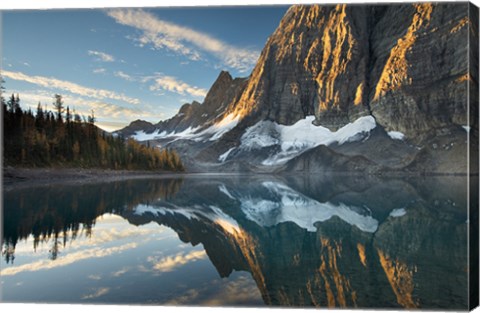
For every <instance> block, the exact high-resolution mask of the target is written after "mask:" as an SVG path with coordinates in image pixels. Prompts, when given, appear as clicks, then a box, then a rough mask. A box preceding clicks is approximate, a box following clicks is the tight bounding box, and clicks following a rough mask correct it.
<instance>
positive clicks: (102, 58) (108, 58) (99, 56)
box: [87, 50, 115, 62]
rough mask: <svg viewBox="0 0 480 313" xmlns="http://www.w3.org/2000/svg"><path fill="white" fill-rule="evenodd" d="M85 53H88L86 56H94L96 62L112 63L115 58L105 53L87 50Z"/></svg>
mask: <svg viewBox="0 0 480 313" xmlns="http://www.w3.org/2000/svg"><path fill="white" fill-rule="evenodd" d="M87 53H88V55H91V56H94V57H95V58H96V59H97V61H102V62H113V61H115V58H114V57H113V55H110V54H108V53H105V52H101V51H95V50H88V51H87Z"/></svg>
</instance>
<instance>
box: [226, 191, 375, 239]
mask: <svg viewBox="0 0 480 313" xmlns="http://www.w3.org/2000/svg"><path fill="white" fill-rule="evenodd" d="M262 186H263V187H265V188H266V189H268V191H269V193H270V195H271V196H272V199H265V198H256V197H242V198H240V199H239V201H240V202H241V209H242V211H243V212H244V213H245V216H246V217H247V218H248V219H249V220H251V221H253V222H255V223H257V224H258V225H260V226H264V227H269V226H274V225H277V224H280V223H284V222H293V223H295V224H297V225H298V226H299V227H301V228H303V229H306V230H307V231H309V232H316V231H317V228H316V227H315V223H316V222H324V221H327V220H329V219H331V218H332V217H333V216H337V217H339V218H340V219H341V220H343V221H344V222H346V223H348V224H350V225H353V226H356V227H357V228H358V229H360V230H361V231H364V232H369V233H374V232H375V231H376V230H377V228H378V221H377V220H376V219H374V218H373V217H372V216H370V210H369V209H368V208H356V207H350V206H347V205H345V204H343V203H338V204H333V203H330V202H326V203H320V202H318V201H316V200H314V199H311V198H309V197H306V196H305V195H303V194H301V193H299V192H297V191H295V190H293V189H291V188H289V187H287V186H285V185H283V184H279V183H274V182H265V183H263V184H262ZM227 192H228V191H227ZM229 194H230V193H229ZM274 199H275V200H274Z"/></svg>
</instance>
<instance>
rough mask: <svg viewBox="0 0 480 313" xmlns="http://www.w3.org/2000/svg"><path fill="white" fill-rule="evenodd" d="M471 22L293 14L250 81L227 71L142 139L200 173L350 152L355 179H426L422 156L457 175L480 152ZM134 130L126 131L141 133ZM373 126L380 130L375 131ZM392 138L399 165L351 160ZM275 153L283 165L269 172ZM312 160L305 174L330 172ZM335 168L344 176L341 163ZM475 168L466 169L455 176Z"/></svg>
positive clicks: (325, 11) (433, 12)
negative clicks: (174, 152) (376, 174)
mask: <svg viewBox="0 0 480 313" xmlns="http://www.w3.org/2000/svg"><path fill="white" fill-rule="evenodd" d="M471 20H473V21H475V20H478V11H475V10H472V9H471V7H469V4H468V3H446V4H445V3H442V4H430V3H421V4H399V5H362V6H356V5H345V4H344V5H324V6H322V5H311V6H308V5H307V6H305V5H296V6H292V7H291V8H290V9H289V10H288V11H287V13H286V14H285V16H284V18H283V19H282V21H281V22H280V25H279V27H278V28H277V30H276V31H275V32H274V33H273V35H272V36H271V37H270V38H269V40H268V42H267V43H266V45H265V48H264V49H263V51H262V53H261V55H260V57H259V60H258V62H257V65H256V66H255V68H254V69H253V71H252V74H251V75H250V77H249V78H248V79H235V80H233V79H232V78H231V76H230V75H229V74H228V73H225V72H222V73H221V74H220V76H219V78H218V79H217V81H216V82H215V83H214V84H213V86H212V88H211V90H210V91H209V93H208V95H207V97H206V98H205V101H204V103H203V104H199V103H195V102H194V103H192V104H186V105H184V106H183V107H182V108H181V109H180V111H179V113H178V114H177V115H176V116H174V117H173V118H172V119H170V120H167V121H164V122H160V123H158V124H157V125H155V126H154V129H155V131H156V132H155V131H153V130H152V129H153V128H151V127H147V128H146V129H145V130H144V133H149V132H150V133H151V134H152V136H143V137H142V136H140V137H139V139H152V140H155V141H156V142H157V144H159V145H162V146H165V145H167V146H172V147H174V148H176V149H178V150H179V151H180V152H181V153H182V152H183V154H184V155H185V156H186V157H187V158H190V159H191V162H190V164H191V165H193V164H195V166H194V167H195V168H196V169H197V170H209V169H211V168H212V167H214V168H215V169H216V170H220V171H231V170H233V171H235V170H238V169H241V170H244V169H254V170H266V171H272V170H279V169H280V170H286V169H291V168H298V166H291V165H288V164H287V165H285V163H288V162H296V163H298V159H299V158H300V159H302V155H303V154H304V153H305V152H307V151H309V154H310V155H312V154H315V153H320V154H321V156H323V155H325V153H327V154H329V153H330V154H335V153H341V156H342V157H343V156H345V157H346V158H348V159H349V160H347V161H346V162H347V163H352V162H353V163H354V164H353V165H352V166H349V169H348V171H351V168H359V169H365V168H367V169H371V170H372V171H379V170H392V169H393V170H399V169H405V168H410V169H412V171H417V170H418V169H419V168H422V164H420V165H418V164H416V163H415V161H416V160H415V159H416V156H417V155H418V154H420V155H421V162H427V163H432V162H433V163H435V162H436V160H437V159H439V160H441V162H440V163H441V164H439V165H438V166H437V165H433V166H430V168H429V171H432V172H439V171H445V168H447V171H448V166H445V164H444V163H445V162H446V163H447V164H448V163H452V164H458V163H460V164H465V165H466V164H467V162H466V160H467V159H466V152H465V151H466V144H467V143H466V139H467V136H470V137H471V138H470V141H471V143H473V144H476V146H477V147H478V136H477V133H478V122H477V121H476V119H475V118H474V117H473V116H476V115H474V114H470V115H469V114H468V113H467V111H468V98H467V97H468V93H467V85H468V84H469V83H470V84H471V85H473V86H476V87H477V88H478V77H476V76H477V75H476V73H473V74H472V73H470V72H469V70H470V69H469V67H468V62H469V55H468V53H469V51H468V49H469V45H468V40H467V39H468V36H469V35H470V33H471V32H473V31H474V26H472V25H473V24H475V23H472V21H471ZM477 57H478V56H477ZM473 64H478V62H477V63H475V62H473ZM473 72H475V71H473ZM472 82H473V84H472ZM217 112H218V114H215V113H217ZM309 116H312V117H314V119H313V120H311V123H312V127H304V126H302V128H298V127H293V128H285V127H284V126H295V125H297V126H298V125H299V124H298V123H301V122H302V121H305V120H306V119H307V118H308V117H309ZM369 116H372V117H373V118H374V125H371V126H370V127H367V128H362V127H360V128H359V127H353V128H354V130H355V131H354V132H353V133H350V134H349V137H348V136H347V137H346V138H345V137H342V138H343V139H342V143H341V144H338V143H339V141H338V140H337V141H335V140H325V138H326V137H325V136H327V137H328V136H330V137H331V138H336V137H338V136H336V134H337V133H338V132H339V131H343V132H344V130H343V128H345V127H347V126H349V125H352V124H353V125H354V126H355V123H356V121H358V120H359V119H360V118H366V117H369ZM265 121H267V122H272V123H273V124H269V125H266V124H265V123H264V122H265ZM309 122H310V120H309ZM262 123H263V124H262ZM302 125H303V124H302ZM313 125H316V126H317V128H315V126H313ZM251 127H256V129H258V131H257V133H255V135H256V138H254V139H255V142H254V143H255V144H254V145H253V146H252V143H251V142H247V143H245V141H246V140H245V134H246V133H247V132H248V130H249V128H250V130H251ZM349 127H350V126H349ZM462 127H463V128H462ZM347 128H348V127H347ZM350 128H352V127H350ZM132 129H134V128H132V127H130V126H129V127H127V128H126V129H124V130H122V131H120V132H121V133H123V134H126V135H132V134H134V133H136V132H137V131H138V130H135V131H132ZM373 129H379V131H376V132H375V133H376V135H372V130H373ZM185 130H187V131H186V132H185ZM466 130H470V133H468V131H466ZM295 131H303V132H305V131H307V132H309V133H318V136H316V137H315V138H313V139H312V140H310V141H307V142H303V140H304V139H305V138H303V137H305V136H303V135H302V134H298V135H297V136H296V137H295V136H293V138H291V137H292V136H290V135H288V133H292V132H295ZM328 131H329V132H328ZM179 134H181V135H179ZM472 134H473V135H472ZM155 135H156V136H155ZM257 135H258V136H257ZM387 135H388V136H387ZM250 137H251V136H250ZM286 137H288V138H286ZM385 138H387V139H388V140H390V141H392V142H395V144H394V146H396V150H395V151H391V152H390V153H391V154H396V155H395V159H396V161H395V162H393V163H391V164H387V165H385V164H383V163H385V162H381V161H382V160H383V158H385V155H384V154H385V153H383V152H382V153H380V152H378V153H373V152H370V151H369V149H358V150H359V152H358V153H357V154H355V153H352V151H348V153H347V154H346V155H345V150H349V149H348V148H345V147H348V146H349V145H351V143H352V142H358V141H363V142H364V143H365V146H369V145H371V146H372V147H375V145H376V144H378V143H379V142H385V141H386V139H385ZM179 139H180V140H179ZM286 140H293V144H291V143H290V144H285V143H286ZM299 142H300V143H301V144H298V143H299ZM287 143H288V142H287ZM302 145H303V146H302ZM335 145H336V146H335ZM342 145H343V147H340V146H342ZM319 146H321V147H319ZM325 146H328V147H325ZM356 146H358V145H356ZM439 146H440V147H439ZM292 149H293V150H292ZM312 149H313V150H318V151H317V152H312V151H311V150H312ZM352 149H353V148H352ZM355 149H357V148H355ZM341 150H342V151H341ZM360 150H362V151H360ZM373 150H375V149H373ZM477 150H478V149H477ZM289 151H290V152H289ZM292 151H293V152H292ZM365 151H366V152H365ZM419 151H420V152H419ZM279 155H280V156H285V155H289V156H288V158H280V157H278V156H279ZM425 155H427V157H425ZM276 156H277V159H280V160H281V162H280V161H279V162H277V163H276V164H270V163H271V162H270V163H269V162H268V160H271V159H272V158H273V157H276ZM386 157H387V159H393V157H392V155H390V156H386ZM363 158H366V161H364V160H363ZM293 159H296V160H293ZM314 159H315V160H314V162H313V165H312V164H310V163H312V162H309V165H308V166H301V168H302V171H311V170H312V168H313V169H315V168H321V169H322V171H323V169H324V168H329V167H331V165H332V164H329V163H322V162H324V161H321V160H320V161H316V160H317V159H322V158H321V157H320V158H314ZM323 159H324V158H323ZM327 159H330V158H327ZM357 160H360V163H359V164H358V166H357V165H355V163H356V162H357ZM300 161H303V160H300ZM417 161H418V160H417ZM318 162H320V163H321V164H319V163H318ZM419 162H420V161H418V162H417V163H419ZM421 162H420V163H421ZM188 163H189V162H188V161H187V164H188ZM412 163H414V164H415V165H412ZM199 164H200V165H199ZM239 164H244V165H241V166H240V167H239ZM370 164H371V165H370ZM378 164H381V166H378ZM265 165H275V166H268V168H266V167H265ZM333 170H334V171H339V170H340V171H341V170H342V164H340V165H339V166H337V167H335V168H334V169H333ZM466 171H467V170H466V166H465V169H463V168H458V167H457V168H455V169H454V170H453V172H455V173H457V172H466Z"/></svg>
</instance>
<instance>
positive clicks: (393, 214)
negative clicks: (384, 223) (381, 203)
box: [390, 208, 407, 217]
mask: <svg viewBox="0 0 480 313" xmlns="http://www.w3.org/2000/svg"><path fill="white" fill-rule="evenodd" d="M405 214H407V211H406V210H405V209H404V208H399V209H393V210H392V212H390V216H391V217H401V216H404V215H405Z"/></svg>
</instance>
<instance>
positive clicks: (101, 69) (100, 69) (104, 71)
mask: <svg viewBox="0 0 480 313" xmlns="http://www.w3.org/2000/svg"><path fill="white" fill-rule="evenodd" d="M92 72H93V74H105V73H106V72H107V70H106V69H104V68H96V69H94V70H93V71H92Z"/></svg>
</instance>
